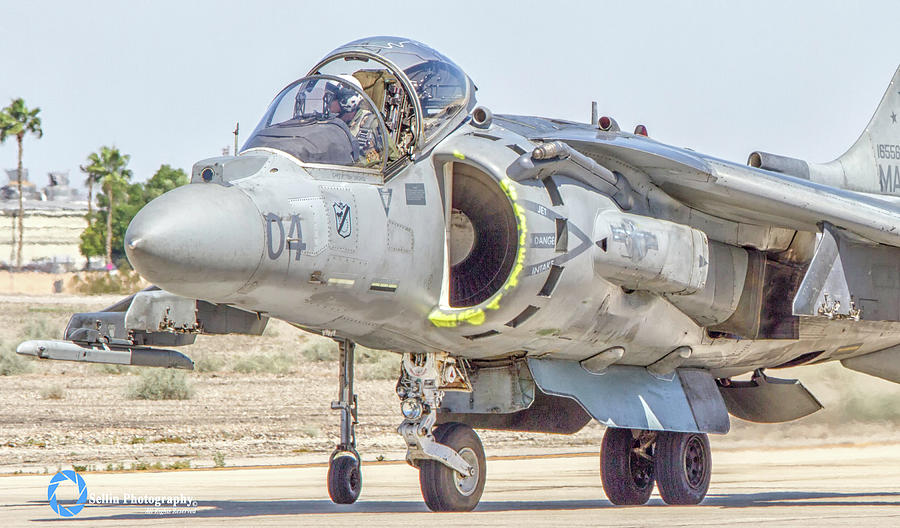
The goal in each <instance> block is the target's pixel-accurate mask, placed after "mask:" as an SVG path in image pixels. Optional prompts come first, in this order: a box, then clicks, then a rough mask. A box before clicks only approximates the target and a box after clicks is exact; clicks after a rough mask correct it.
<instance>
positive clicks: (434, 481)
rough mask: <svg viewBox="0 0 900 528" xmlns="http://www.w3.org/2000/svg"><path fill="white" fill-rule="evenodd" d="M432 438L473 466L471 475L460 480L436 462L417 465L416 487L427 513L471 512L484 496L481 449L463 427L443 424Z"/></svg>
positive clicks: (461, 425) (483, 465) (470, 430)
mask: <svg viewBox="0 0 900 528" xmlns="http://www.w3.org/2000/svg"><path fill="white" fill-rule="evenodd" d="M434 438H435V440H437V441H438V442H440V443H442V444H444V445H446V446H448V447H450V448H451V449H453V450H454V451H456V452H457V453H459V454H460V456H462V457H463V458H464V459H466V461H467V462H468V463H470V464H472V465H473V466H475V475H473V476H471V477H462V476H461V475H460V474H459V473H457V472H456V471H454V470H452V469H450V468H449V467H447V466H445V465H444V464H442V463H440V462H438V461H437V460H423V461H421V462H419V485H420V487H421V488H422V497H423V498H424V499H425V504H426V505H427V506H428V509H430V510H431V511H436V512H444V511H472V510H473V509H475V506H477V505H478V501H480V500H481V494H482V493H483V492H484V481H485V476H486V471H485V469H486V464H485V459H484V447H482V445H481V440H480V439H479V438H478V435H477V434H476V433H475V431H473V430H472V428H471V427H469V426H468V425H466V424H461V423H446V424H443V425H440V426H438V427H437V428H435V430H434Z"/></svg>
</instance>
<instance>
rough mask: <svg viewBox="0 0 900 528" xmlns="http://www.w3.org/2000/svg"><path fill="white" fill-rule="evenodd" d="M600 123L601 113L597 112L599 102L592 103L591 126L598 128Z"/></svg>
mask: <svg viewBox="0 0 900 528" xmlns="http://www.w3.org/2000/svg"><path fill="white" fill-rule="evenodd" d="M599 121H600V111H599V110H597V101H591V125H593V126H597V123H598V122H599Z"/></svg>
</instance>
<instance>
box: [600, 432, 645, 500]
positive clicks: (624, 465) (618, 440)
mask: <svg viewBox="0 0 900 528" xmlns="http://www.w3.org/2000/svg"><path fill="white" fill-rule="evenodd" d="M639 445H640V439H638V438H635V436H634V435H633V434H632V432H631V429H618V428H614V427H610V428H608V429H606V433H605V434H604V435H603V447H602V449H601V451H600V480H601V481H602V482H603V491H604V492H605V493H606V497H607V498H608V499H609V501H610V502H612V503H613V504H620V505H626V504H631V505H634V504H646V503H647V501H648V500H650V494H651V493H653V482H654V471H653V459H652V458H651V459H647V458H644V457H642V456H640V455H639V454H638V453H636V452H635V448H636V447H638V446H639Z"/></svg>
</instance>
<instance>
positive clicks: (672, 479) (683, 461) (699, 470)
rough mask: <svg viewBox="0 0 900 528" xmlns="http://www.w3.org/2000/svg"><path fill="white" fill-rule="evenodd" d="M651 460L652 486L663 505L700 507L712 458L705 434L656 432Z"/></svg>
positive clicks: (710, 472)
mask: <svg viewBox="0 0 900 528" xmlns="http://www.w3.org/2000/svg"><path fill="white" fill-rule="evenodd" d="M653 458H654V460H655V464H654V469H655V470H656V485H657V487H658V488H659V494H660V495H661V496H662V499H663V500H664V501H666V504H700V501H702V500H703V498H704V497H706V492H707V490H709V478H710V476H711V475H712V457H711V456H710V449H709V438H707V436H706V435H705V434H703V433H672V432H662V433H659V436H658V437H657V438H656V451H655V453H654V457H653Z"/></svg>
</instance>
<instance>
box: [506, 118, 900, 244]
mask: <svg viewBox="0 0 900 528" xmlns="http://www.w3.org/2000/svg"><path fill="white" fill-rule="evenodd" d="M497 118H498V119H500V120H501V123H502V124H503V125H504V126H507V127H509V128H512V129H514V130H515V131H516V132H518V133H521V134H524V135H526V136H527V137H528V138H529V139H533V140H539V141H545V142H547V141H563V142H565V143H567V144H569V145H570V146H571V147H573V148H575V149H577V150H578V151H580V152H582V153H583V154H585V155H587V156H589V157H591V158H593V159H594V160H596V161H597V162H599V163H600V164H601V165H605V166H607V167H608V168H610V169H612V170H616V169H617V168H618V167H622V166H626V167H627V166H630V167H632V168H634V169H637V170H639V171H641V172H643V173H645V174H646V175H647V176H648V177H649V178H650V180H651V181H652V183H654V184H655V185H656V186H658V187H659V188H661V189H662V190H663V191H665V192H666V193H667V194H669V195H670V196H672V197H674V198H676V199H677V200H679V201H681V202H682V203H684V204H686V205H688V206H690V207H693V208H695V209H697V210H700V211H703V212H705V213H707V214H711V215H714V216H717V217H720V218H724V219H728V220H733V221H738V222H745V223H749V224H755V225H771V226H777V227H783V228H788V229H794V230H802V231H819V230H820V229H819V227H818V226H819V225H820V224H821V223H822V222H828V223H831V224H833V225H835V226H838V227H842V228H844V229H847V230H848V231H852V232H854V233H856V234H858V235H861V236H863V237H865V238H868V239H870V240H872V241H874V242H879V243H882V244H887V245H890V246H898V247H900V207H898V206H897V205H895V204H892V203H890V202H888V201H885V200H881V199H878V198H873V197H871V196H869V195H865V194H861V193H857V192H853V191H849V190H845V189H838V188H835V187H831V186H828V185H823V184H821V183H816V182H813V181H810V180H806V179H803V178H798V177H794V176H789V175H786V174H781V173H777V172H771V171H766V170H761V169H756V168H753V167H749V166H745V165H739V164H736V163H732V162H728V161H724V160H720V159H717V158H714V157H711V156H705V155H701V154H698V153H696V152H693V151H691V150H689V149H681V148H677V147H672V146H670V145H666V144H663V143H660V142H658V141H655V140H653V139H650V138H647V137H644V136H638V135H632V134H623V133H610V132H603V131H600V130H598V129H597V128H595V127H591V126H588V125H584V124H580V123H567V122H563V121H556V120H549V119H542V118H532V117H519V116H497Z"/></svg>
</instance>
